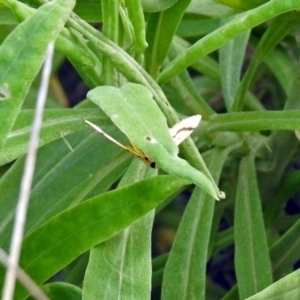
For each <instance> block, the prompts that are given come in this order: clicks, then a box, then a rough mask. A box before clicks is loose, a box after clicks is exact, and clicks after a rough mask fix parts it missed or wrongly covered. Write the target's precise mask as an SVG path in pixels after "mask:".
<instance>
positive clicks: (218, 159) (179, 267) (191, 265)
mask: <svg viewBox="0 0 300 300" xmlns="http://www.w3.org/2000/svg"><path fill="white" fill-rule="evenodd" d="M231 150H232V149H231V148H230V147H228V148H227V149H226V150H223V151H222V150H219V149H215V150H213V151H212V152H211V155H210V157H209V166H210V169H211V170H212V173H213V174H214V178H215V179H216V181H218V178H219V176H220V173H221V170H222V167H223V164H224V162H225V160H226V158H227V155H228V153H229V152H230V151H231ZM207 198H210V196H208V195H207V194H205V193H203V191H201V190H199V189H198V188H196V189H195V190H194V192H193V195H192V197H191V199H190V201H189V203H188V206H187V208H186V210H185V212H184V215H183V217H182V220H181V223H180V226H179V229H178V231H177V233H176V238H175V241H174V243H173V246H172V250H171V252H170V254H169V258H168V262H167V265H166V267H165V271H164V278H163V291H162V296H163V297H162V299H164V300H168V299H178V300H179V299H204V298H205V280H206V275H205V273H206V263H207V252H208V246H209V240H210V234H211V226H212V218H213V213H214V206H215V203H214V202H213V201H209V199H207Z"/></svg>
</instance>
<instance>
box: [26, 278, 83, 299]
mask: <svg viewBox="0 0 300 300" xmlns="http://www.w3.org/2000/svg"><path fill="white" fill-rule="evenodd" d="M42 289H43V291H44V292H45V293H46V294H47V295H48V297H49V299H51V300H66V299H68V300H81V299H82V291H81V289H80V288H79V287H77V286H75V285H72V284H69V283H65V282H53V283H48V284H45V285H43V286H42ZM28 299H29V300H32V299H33V298H32V297H29V298H28Z"/></svg>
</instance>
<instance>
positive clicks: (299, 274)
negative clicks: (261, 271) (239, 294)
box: [247, 270, 300, 300]
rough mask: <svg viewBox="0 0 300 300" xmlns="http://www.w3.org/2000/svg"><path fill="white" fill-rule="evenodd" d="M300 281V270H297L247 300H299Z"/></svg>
mask: <svg viewBox="0 0 300 300" xmlns="http://www.w3.org/2000/svg"><path fill="white" fill-rule="evenodd" d="M299 280H300V270H297V271H294V272H293V273H291V274H289V275H288V276H286V277H284V278H282V279H280V280H278V281H277V282H275V283H273V284H272V285H270V286H269V287H267V288H266V289H264V290H263V291H261V292H260V293H258V294H256V295H254V296H252V297H249V298H247V300H260V299H268V300H279V299H298V298H299V297H300V287H299Z"/></svg>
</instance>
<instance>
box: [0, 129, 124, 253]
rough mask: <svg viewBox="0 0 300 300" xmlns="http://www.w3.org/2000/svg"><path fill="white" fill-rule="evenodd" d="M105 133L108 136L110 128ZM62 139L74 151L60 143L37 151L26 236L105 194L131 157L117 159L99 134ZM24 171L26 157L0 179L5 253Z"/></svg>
mask: <svg viewBox="0 0 300 300" xmlns="http://www.w3.org/2000/svg"><path fill="white" fill-rule="evenodd" d="M114 129H115V128H114ZM107 130H108V132H110V133H111V130H110V128H107ZM113 134H115V132H113ZM119 134H120V132H119ZM65 139H66V141H67V142H68V143H69V144H70V146H71V147H72V149H73V151H72V150H71V149H69V148H68V146H67V145H66V143H65V141H64V140H62V139H60V140H57V141H54V142H52V143H49V144H48V145H45V146H43V147H41V148H40V149H39V155H38V159H37V164H36V168H35V169H36V172H35V175H34V180H33V186H32V190H31V195H30V204H29V208H28V214H27V218H26V227H25V232H26V234H28V232H29V231H32V230H33V229H34V228H36V226H38V225H40V224H41V223H43V222H45V221H47V220H48V219H49V218H50V217H52V216H53V215H55V214H57V213H59V212H61V211H63V210H65V209H67V208H69V207H71V206H72V205H75V204H77V203H79V202H80V201H83V200H85V199H87V197H88V196H89V197H92V196H94V195H96V194H97V192H98V193H99V192H103V191H106V189H107V188H109V186H110V185H111V184H112V183H113V182H114V181H115V180H117V178H118V177H119V176H120V175H121V174H122V173H123V172H124V168H125V167H126V165H128V162H129V159H130V156H129V155H128V154H127V153H126V154H124V156H122V157H119V158H118V157H116V155H118V154H119V153H120V152H121V150H120V149H119V148H118V147H115V145H113V144H112V143H110V142H108V141H106V140H105V139H101V138H100V137H99V135H98V134H97V133H93V134H89V132H88V131H87V130H85V131H81V132H77V133H75V134H72V135H70V136H68V137H66V138H65ZM49 158H51V159H49ZM23 168H24V158H21V159H19V160H17V161H16V162H15V163H14V165H13V166H11V168H10V169H9V171H8V172H6V173H5V175H4V176H2V177H1V180H0V190H1V197H0V207H1V209H0V245H1V247H2V248H4V249H6V250H7V249H8V246H9V241H10V237H11V232H12V226H13V217H14V213H15V209H16V201H17V199H18V193H19V185H20V181H21V178H22V175H23ZM41 199H43V201H41Z"/></svg>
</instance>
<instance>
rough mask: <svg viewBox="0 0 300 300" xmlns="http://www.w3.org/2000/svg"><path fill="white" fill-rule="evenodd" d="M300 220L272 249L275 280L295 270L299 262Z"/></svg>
mask: <svg viewBox="0 0 300 300" xmlns="http://www.w3.org/2000/svg"><path fill="white" fill-rule="evenodd" d="M299 230H300V219H298V220H297V221H296V223H295V224H293V226H291V227H290V228H289V230H288V231H287V232H285V233H284V235H282V236H281V237H280V238H279V239H278V240H277V241H276V242H275V243H274V245H272V247H271V249H270V256H271V260H272V263H273V272H274V278H275V280H277V279H280V278H282V277H283V276H285V275H287V274H288V273H289V272H290V271H291V270H293V268H294V265H295V263H296V262H297V261H298V260H299V251H298V250H299V246H300V238H299Z"/></svg>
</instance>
